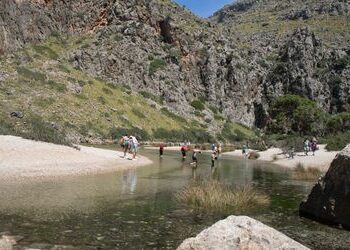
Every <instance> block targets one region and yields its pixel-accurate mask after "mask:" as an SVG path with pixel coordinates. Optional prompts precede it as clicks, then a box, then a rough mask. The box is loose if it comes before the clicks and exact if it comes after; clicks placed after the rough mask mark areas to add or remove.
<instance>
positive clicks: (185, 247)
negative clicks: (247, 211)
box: [178, 216, 308, 250]
mask: <svg viewBox="0 0 350 250" xmlns="http://www.w3.org/2000/svg"><path fill="white" fill-rule="evenodd" d="M189 249H191V250H200V249H220V250H224V249H247V250H248V249H254V250H256V249H308V248H306V247H304V246H303V245H301V244H300V243H298V242H296V241H294V240H292V239H290V238H288V237H287V236H286V235H284V234H282V233H280V232H278V231H277V230H275V229H273V228H271V227H268V226H266V225H264V224H263V223H261V222H259V221H257V220H254V219H252V218H249V217H246V216H230V217H228V218H226V219H225V220H221V221H219V222H217V223H215V224H214V225H213V226H211V227H209V228H207V229H205V230H204V231H202V232H201V233H200V234H198V235H197V237H195V238H189V239H187V240H185V241H184V242H183V243H182V244H181V245H180V246H179V247H178V250H189Z"/></svg>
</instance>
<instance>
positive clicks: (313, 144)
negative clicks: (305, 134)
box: [304, 137, 318, 156]
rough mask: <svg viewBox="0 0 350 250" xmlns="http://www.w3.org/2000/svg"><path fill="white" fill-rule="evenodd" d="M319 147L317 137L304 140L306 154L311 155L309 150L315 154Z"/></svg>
mask: <svg viewBox="0 0 350 250" xmlns="http://www.w3.org/2000/svg"><path fill="white" fill-rule="evenodd" d="M317 149H318V147H317V139H316V138H315V137H313V138H312V139H311V140H309V139H305V141H304V152H305V155H309V152H312V155H313V156H315V151H316V150H317Z"/></svg>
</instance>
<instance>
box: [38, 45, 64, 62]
mask: <svg viewBox="0 0 350 250" xmlns="http://www.w3.org/2000/svg"><path fill="white" fill-rule="evenodd" d="M33 49H34V51H35V52H37V53H38V54H40V55H44V56H46V57H48V58H50V59H52V60H57V59H58V57H59V56H58V54H57V53H56V52H55V51H54V50H52V49H51V48H50V47H48V46H46V45H33Z"/></svg>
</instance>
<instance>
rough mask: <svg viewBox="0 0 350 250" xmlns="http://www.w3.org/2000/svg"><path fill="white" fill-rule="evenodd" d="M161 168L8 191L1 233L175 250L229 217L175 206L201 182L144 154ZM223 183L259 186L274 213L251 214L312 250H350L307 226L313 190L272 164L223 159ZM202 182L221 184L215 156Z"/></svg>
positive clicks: (82, 244) (206, 161)
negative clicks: (305, 211)
mask: <svg viewBox="0 0 350 250" xmlns="http://www.w3.org/2000/svg"><path fill="white" fill-rule="evenodd" d="M142 154H143V155H145V156H148V157H149V158H151V159H152V160H153V161H154V163H153V164H152V165H150V166H145V167H140V168H138V169H129V170H125V171H122V172H116V173H112V174H103V175H96V176H80V177H69V178H67V177H65V178H64V179H62V178H60V179H56V180H47V181H40V182H39V181H35V182H27V183H12V184H6V183H0V197H1V198H0V233H1V232H6V233H7V234H11V235H16V236H20V238H21V240H20V241H19V244H18V248H19V249H21V248H22V247H32V248H41V249H50V248H52V247H53V246H54V245H63V246H74V247H76V249H148V248H151V249H152V248H154V249H174V248H176V247H177V246H178V245H179V244H180V243H181V242H182V241H183V240H184V239H186V238H188V237H191V236H195V235H196V234H197V233H199V232H200V231H201V230H203V229H204V228H206V227H207V226H209V225H211V224H213V223H215V222H216V221H217V220H219V219H222V218H225V217H226V216H227V215H226V214H225V215H224V214H204V213H200V214H198V213H194V212H193V211H192V210H191V209H190V208H188V207H187V206H186V205H184V204H179V203H178V202H176V200H175V199H174V194H175V193H176V192H177V191H178V190H180V189H181V188H183V187H185V186H186V184H188V183H189V182H190V181H191V180H192V179H193V177H194V176H193V175H194V173H193V171H192V169H191V168H190V167H189V159H188V160H187V161H185V162H182V160H181V157H180V154H179V152H166V153H165V156H164V158H163V159H159V158H158V156H157V151H152V150H142ZM216 165H217V166H216V172H215V178H216V179H218V180H220V181H222V182H227V183H230V184H233V185H245V184H249V185H254V186H255V187H256V188H257V189H259V190H260V191H261V192H263V193H265V194H267V195H268V196H269V197H270V200H271V202H270V205H269V206H267V207H266V206H265V207H261V208H259V207H258V208H256V209H254V211H244V212H243V213H242V214H244V215H248V216H251V217H253V218H255V219H258V220H260V221H261V222H263V223H265V224H267V225H269V226H272V227H273V228H275V229H277V230H279V231H281V232H283V233H285V234H286V235H288V236H289V237H291V238H293V239H295V240H297V241H299V242H300V243H302V244H304V245H306V246H308V247H310V248H312V249H350V232H348V231H343V230H339V229H336V228H332V227H329V226H325V225H322V224H319V223H317V222H313V221H310V220H308V219H304V218H299V216H298V212H297V210H298V206H299V203H300V201H301V200H302V199H303V198H304V197H305V196H306V195H307V194H308V193H309V192H310V190H311V188H312V186H313V183H312V182H308V181H296V180H293V179H292V174H291V171H290V170H287V169H284V168H281V167H279V166H275V165H273V164H270V163H262V162H258V161H249V160H244V159H234V158H232V157H229V156H224V157H222V158H221V159H220V160H219V161H218V162H217V164H216ZM195 175H196V178H201V179H208V178H213V175H212V171H211V168H210V157H209V155H206V154H203V155H201V156H200V157H199V167H198V170H197V171H196V173H195Z"/></svg>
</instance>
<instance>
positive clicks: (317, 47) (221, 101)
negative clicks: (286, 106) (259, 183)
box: [0, 0, 350, 134]
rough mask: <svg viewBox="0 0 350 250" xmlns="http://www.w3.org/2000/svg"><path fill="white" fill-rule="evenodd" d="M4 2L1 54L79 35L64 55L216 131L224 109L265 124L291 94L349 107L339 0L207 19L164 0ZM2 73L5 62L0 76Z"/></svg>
mask: <svg viewBox="0 0 350 250" xmlns="http://www.w3.org/2000/svg"><path fill="white" fill-rule="evenodd" d="M1 5H2V6H1V8H0V28H1V29H0V30H1V31H0V38H1V39H0V52H1V53H3V54H4V53H5V54H6V55H8V54H9V52H11V51H12V52H13V51H15V50H18V49H20V48H26V46H28V45H30V44H33V43H34V44H35V43H38V42H39V43H42V42H45V41H46V40H47V39H48V38H50V37H53V36H54V37H60V36H66V35H68V37H70V38H72V37H73V38H77V37H79V38H80V39H79V40H78V41H77V43H76V45H77V46H74V48H73V47H72V48H71V49H69V50H68V51H67V53H66V54H64V56H62V57H61V58H60V61H61V62H62V61H64V62H69V64H70V65H72V67H74V68H75V69H77V70H80V71H82V72H85V73H86V74H89V75H91V76H94V77H98V78H100V79H103V80H105V81H106V82H110V83H112V84H113V85H115V86H124V87H125V86H126V87H128V88H131V89H132V90H134V91H137V92H140V93H144V94H145V93H146V95H148V96H149V95H152V96H157V97H159V98H161V99H162V100H163V101H164V103H163V105H164V106H166V107H167V108H168V109H170V110H171V111H172V112H175V113H177V114H179V115H181V116H183V117H185V118H186V119H195V120H199V121H200V123H202V124H203V125H204V126H205V127H207V128H208V130H209V131H211V132H212V133H214V134H217V133H220V131H221V129H222V128H223V127H224V125H225V120H226V119H227V118H228V119H230V120H232V121H235V122H239V123H242V124H244V125H247V126H250V127H252V126H257V127H264V125H265V123H266V119H267V117H268V107H269V105H270V104H271V102H272V101H273V100H274V99H275V98H276V97H277V96H281V95H285V94H288V93H291V94H298V95H302V96H305V97H308V98H310V99H312V100H315V101H317V102H318V103H319V105H320V106H321V107H322V108H323V109H324V110H325V111H328V112H340V111H349V110H350V104H349V103H350V99H349V97H348V96H349V94H350V79H349V75H350V74H349V71H350V66H349V61H350V59H349V58H350V48H349V45H348V44H349V43H347V42H349V34H348V32H346V30H348V29H349V23H350V22H349V11H348V10H349V5H348V3H347V2H344V1H336V0H333V1H332V2H331V3H328V1H322V2H321V3H319V1H312V0H309V1H306V2H305V1H295V3H294V2H293V4H292V3H290V2H289V1H272V0H269V1H267V0H265V1H256V0H255V1H253V0H249V1H238V2H237V3H235V4H234V5H232V6H228V7H226V8H224V9H223V10H221V11H219V12H218V13H216V14H215V15H214V16H213V17H212V18H211V19H210V20H203V19H200V18H198V17H196V16H194V15H192V14H191V13H190V12H188V11H187V10H185V9H183V8H182V7H180V6H178V5H177V4H175V3H173V2H171V1H170V0H130V1H118V0H104V1H97V0H92V1H86V0H79V1H50V0H36V1H35V0H21V1H19V0H5V1H2V3H1ZM291 10H293V11H294V12H293V11H292V12H291ZM290 13H292V14H290ZM293 13H294V14H293ZM325 19H327V20H328V24H325V23H324V20H325ZM6 52H7V53H6ZM6 74H7V75H8V73H6V70H5V69H4V68H3V69H2V72H0V77H1V75H6ZM219 118H220V119H219Z"/></svg>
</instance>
